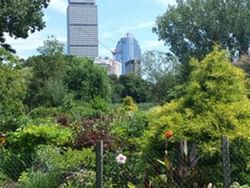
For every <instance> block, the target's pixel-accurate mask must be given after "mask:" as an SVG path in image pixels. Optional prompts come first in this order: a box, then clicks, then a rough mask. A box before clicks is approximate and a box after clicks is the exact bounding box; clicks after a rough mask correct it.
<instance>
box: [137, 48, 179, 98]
mask: <svg viewBox="0 0 250 188" xmlns="http://www.w3.org/2000/svg"><path fill="white" fill-rule="evenodd" d="M141 73H142V76H143V77H144V78H145V79H146V80H147V81H148V82H149V83H151V90H152V96H151V99H152V100H153V101H155V102H166V101H168V100H169V99H170V96H169V95H170V93H171V91H172V90H173V88H174V87H175V85H176V84H177V79H178V75H179V62H178V60H177V58H176V57H175V56H173V55H170V54H167V53H164V52H160V51H147V52H145V53H144V54H143V58H142V70H141Z"/></svg>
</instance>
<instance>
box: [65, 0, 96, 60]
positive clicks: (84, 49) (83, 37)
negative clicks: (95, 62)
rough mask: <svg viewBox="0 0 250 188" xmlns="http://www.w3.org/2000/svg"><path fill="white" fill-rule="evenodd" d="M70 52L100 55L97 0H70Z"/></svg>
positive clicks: (68, 22) (68, 11)
mask: <svg viewBox="0 0 250 188" xmlns="http://www.w3.org/2000/svg"><path fill="white" fill-rule="evenodd" d="M68 3H69V4H68V9H67V27H68V28H67V29H68V40H67V44H68V45H67V46H68V54H70V55H76V56H86V57H97V56H98V18H97V6H96V4H95V0H68Z"/></svg>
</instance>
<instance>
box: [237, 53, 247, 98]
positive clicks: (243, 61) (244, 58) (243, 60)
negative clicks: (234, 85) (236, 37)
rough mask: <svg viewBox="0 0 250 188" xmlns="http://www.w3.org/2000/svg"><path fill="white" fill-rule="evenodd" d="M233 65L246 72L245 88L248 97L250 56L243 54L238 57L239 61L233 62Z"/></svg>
mask: <svg viewBox="0 0 250 188" xmlns="http://www.w3.org/2000/svg"><path fill="white" fill-rule="evenodd" d="M235 65H236V66H237V67H239V68H241V69H242V70H243V71H244V72H245V74H246V78H245V79H246V80H245V83H246V88H247V96H248V98H250V56H249V55H243V56H241V57H240V59H239V61H237V62H236V63H235Z"/></svg>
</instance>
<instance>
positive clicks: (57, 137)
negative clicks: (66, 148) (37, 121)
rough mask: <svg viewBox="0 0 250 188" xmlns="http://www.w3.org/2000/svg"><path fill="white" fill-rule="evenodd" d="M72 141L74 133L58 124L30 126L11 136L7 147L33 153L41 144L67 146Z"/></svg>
mask: <svg viewBox="0 0 250 188" xmlns="http://www.w3.org/2000/svg"><path fill="white" fill-rule="evenodd" d="M71 141H72V132H71V130H70V129H68V128H64V127H60V126H58V125H56V124H48V125H40V126H36V125H28V126H26V127H24V128H20V129H18V130H17V131H16V132H12V133H10V134H9V137H8V138H7V147H11V149H16V150H26V151H27V149H28V150H30V151H33V150H34V149H35V147H36V146H38V145H40V144H55V145H65V144H69V143H70V142H71Z"/></svg>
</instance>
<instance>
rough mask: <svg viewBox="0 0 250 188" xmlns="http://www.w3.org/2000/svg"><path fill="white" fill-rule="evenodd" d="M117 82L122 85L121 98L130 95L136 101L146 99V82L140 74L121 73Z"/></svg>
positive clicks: (144, 100)
mask: <svg viewBox="0 0 250 188" xmlns="http://www.w3.org/2000/svg"><path fill="white" fill-rule="evenodd" d="M119 83H120V84H121V85H122V90H121V98H124V97H126V96H131V97H132V98H133V99H134V100H135V101H136V102H138V103H140V102H146V101H147V99H148V88H149V87H148V83H147V82H146V81H145V80H143V79H142V78H141V77H140V76H138V75H136V74H133V73H130V74H127V75H121V76H120V78H119Z"/></svg>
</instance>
